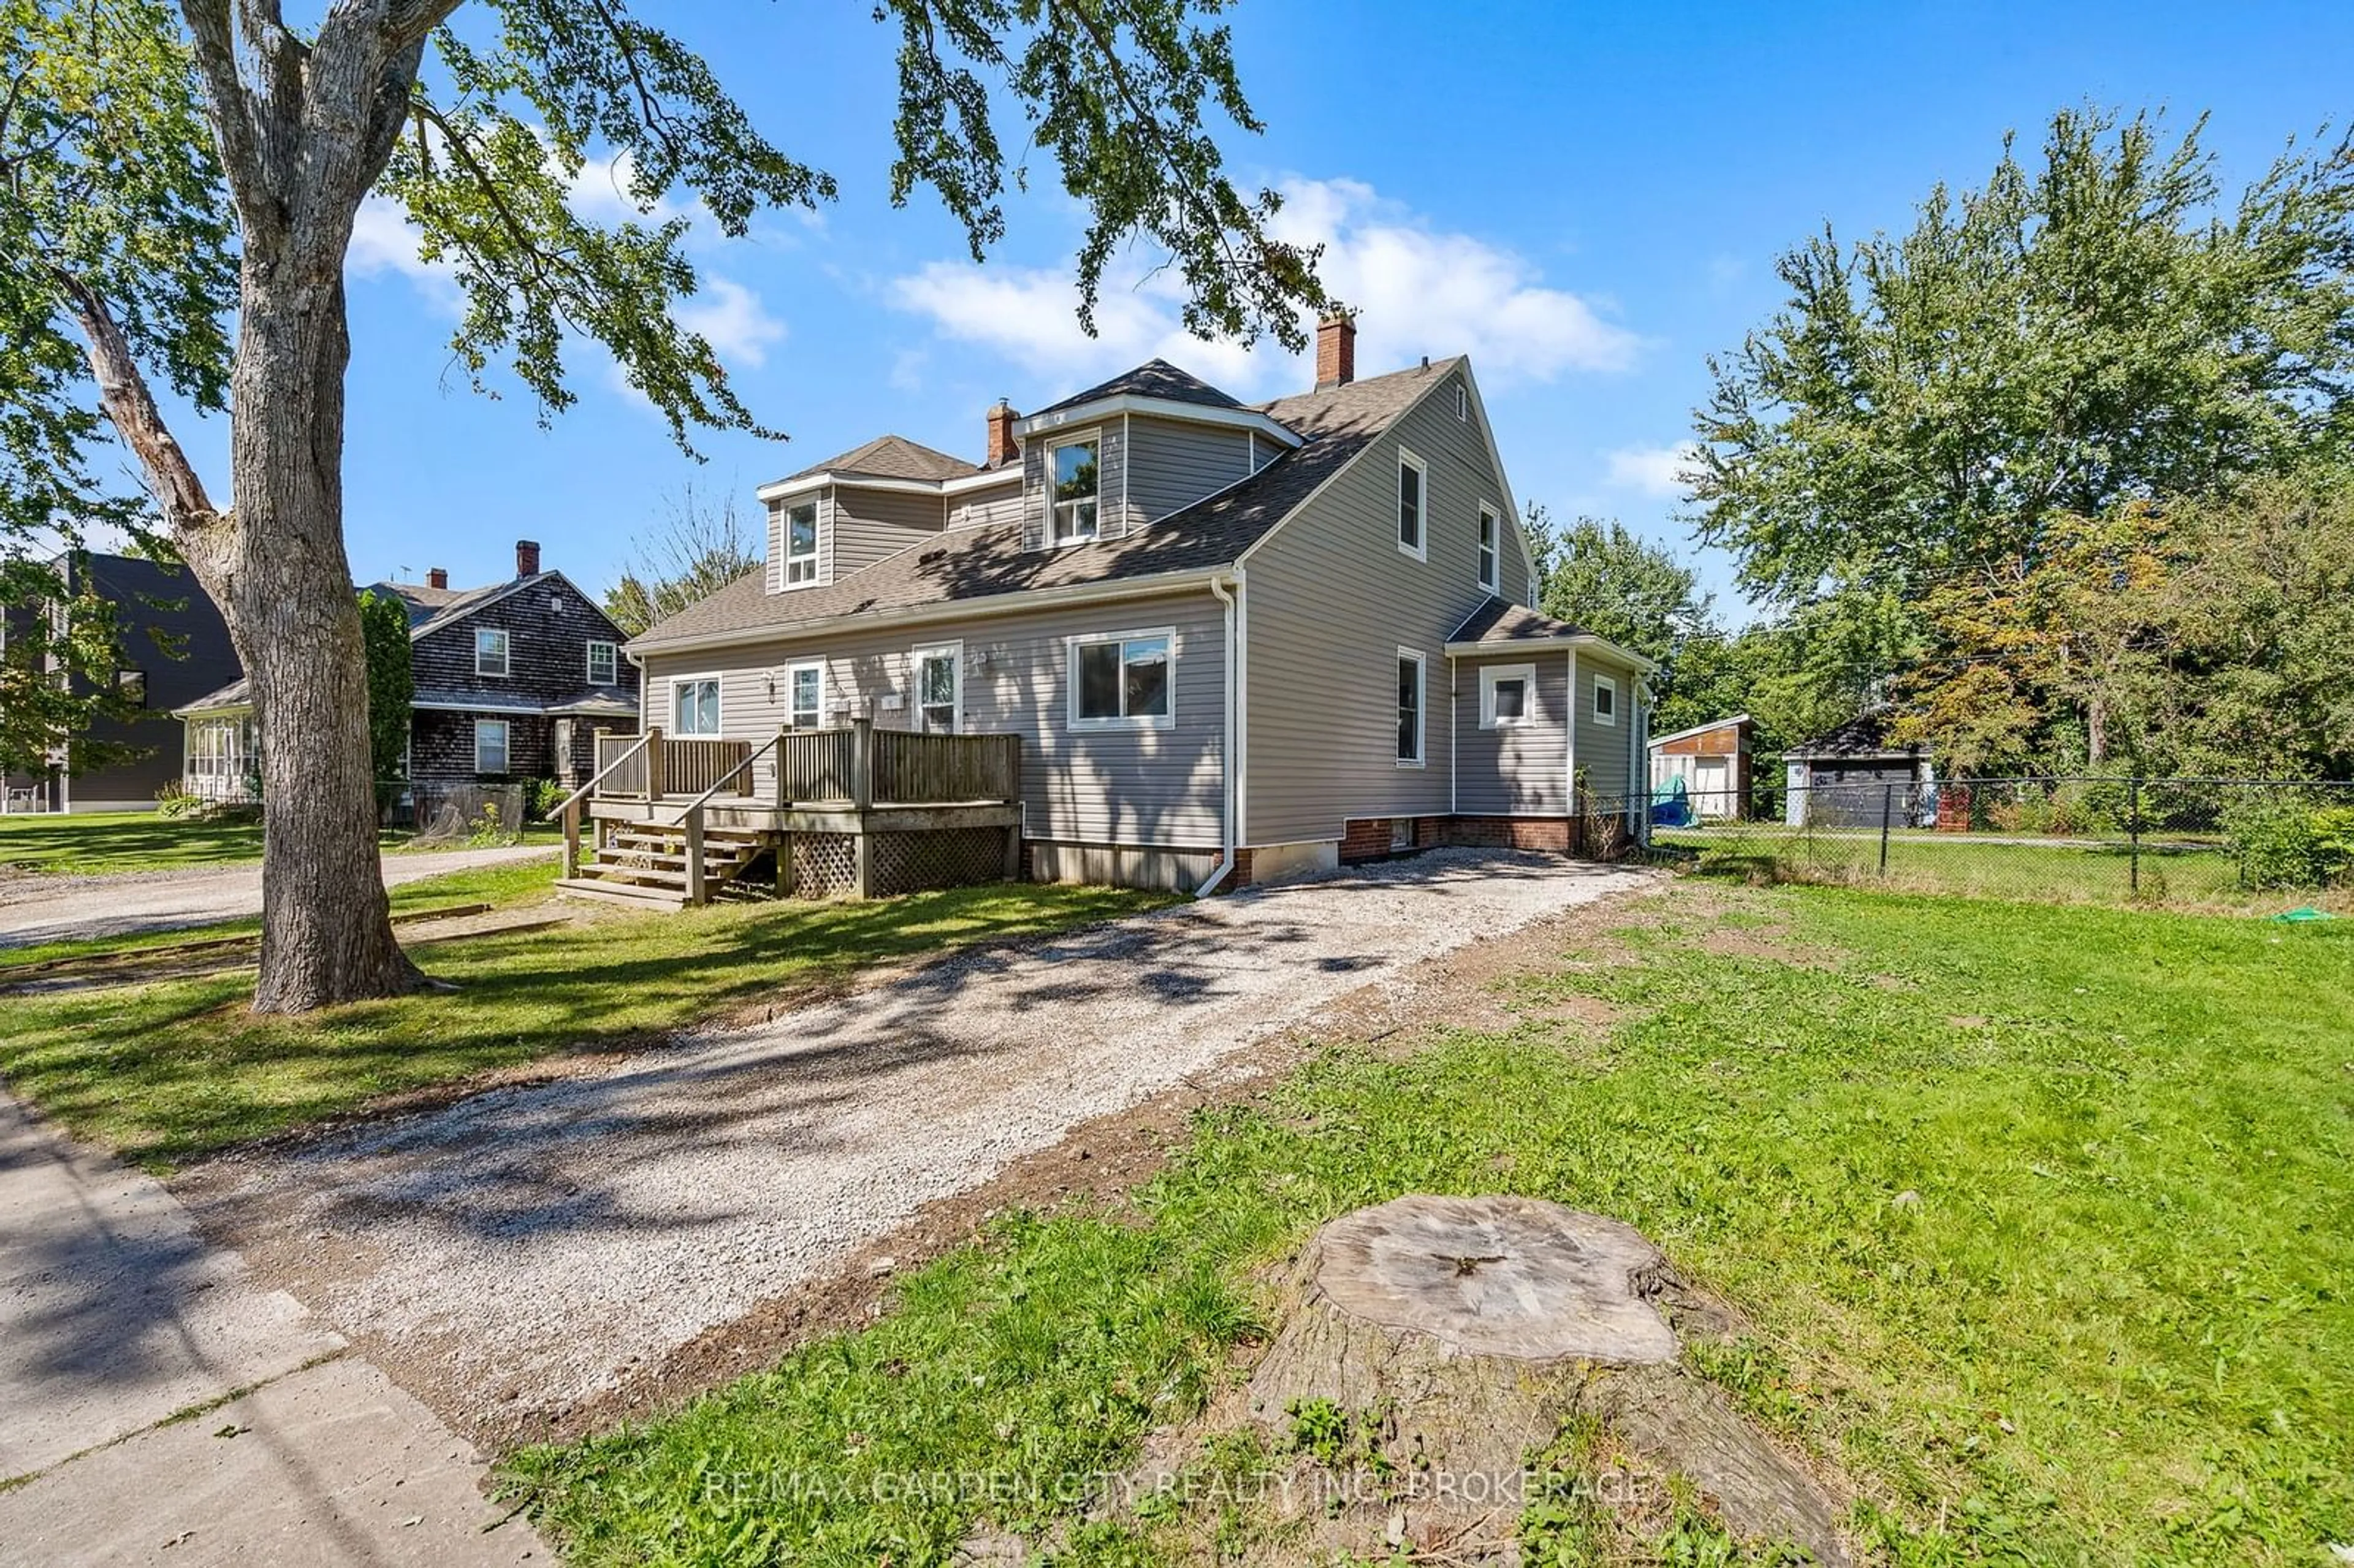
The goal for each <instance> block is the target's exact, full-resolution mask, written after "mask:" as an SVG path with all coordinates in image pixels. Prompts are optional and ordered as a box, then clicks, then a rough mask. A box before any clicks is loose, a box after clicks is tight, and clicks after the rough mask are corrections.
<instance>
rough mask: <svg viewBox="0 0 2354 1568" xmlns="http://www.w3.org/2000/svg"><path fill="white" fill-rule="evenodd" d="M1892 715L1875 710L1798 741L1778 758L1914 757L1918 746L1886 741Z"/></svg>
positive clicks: (1881, 709)
mask: <svg viewBox="0 0 2354 1568" xmlns="http://www.w3.org/2000/svg"><path fill="white" fill-rule="evenodd" d="M1893 716H1894V715H1893V714H1891V713H1890V712H1889V711H1888V710H1887V709H1886V708H1875V709H1873V710H1872V712H1870V713H1867V714H1861V715H1858V716H1856V717H1854V718H1851V719H1850V720H1848V721H1847V723H1845V724H1843V725H1841V726H1839V727H1838V728H1837V729H1832V730H1826V731H1824V732H1823V733H1822V734H1820V735H1819V736H1815V737H1814V738H1813V739H1812V740H1808V741H1804V742H1801V743H1800V744H1799V745H1797V746H1794V747H1790V748H1789V749H1788V750H1787V751H1786V752H1784V753H1783V754H1782V755H1783V756H1785V757H1800V758H1811V757H1820V758H1838V757H1911V756H1914V754H1916V753H1918V752H1919V751H1920V749H1921V748H1920V747H1917V746H1899V745H1897V744H1896V743H1895V742H1893V741H1892V740H1890V739H1889V738H1888V725H1889V720H1890V719H1891V718H1893Z"/></svg>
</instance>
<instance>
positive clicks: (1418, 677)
mask: <svg viewBox="0 0 2354 1568" xmlns="http://www.w3.org/2000/svg"><path fill="white" fill-rule="evenodd" d="M1397 656H1398V662H1399V663H1401V664H1403V663H1405V662H1408V661H1411V662H1413V664H1414V755H1413V756H1412V757H1401V758H1398V759H1397V765H1398V766H1399V767H1400V768H1427V767H1428V766H1430V661H1429V660H1428V659H1427V658H1426V657H1425V656H1424V654H1423V652H1422V651H1421V650H1420V649H1417V648H1407V647H1405V646H1404V645H1401V646H1400V647H1399V649H1398V651H1397ZM1392 727H1393V728H1395V726H1392Z"/></svg>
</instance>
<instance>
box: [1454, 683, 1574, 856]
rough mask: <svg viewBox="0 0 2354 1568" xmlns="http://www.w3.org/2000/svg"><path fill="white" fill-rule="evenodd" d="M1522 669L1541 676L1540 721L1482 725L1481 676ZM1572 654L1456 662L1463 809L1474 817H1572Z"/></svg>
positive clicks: (1458, 803) (1536, 717)
mask: <svg viewBox="0 0 2354 1568" xmlns="http://www.w3.org/2000/svg"><path fill="white" fill-rule="evenodd" d="M1514 664H1526V665H1529V666H1530V667H1531V668H1532V670H1533V671H1534V672H1535V674H1536V690H1535V692H1534V694H1533V695H1534V712H1533V713H1532V715H1530V716H1531V719H1532V722H1531V723H1529V724H1526V725H1522V726H1515V727H1512V728H1509V729H1481V728H1480V727H1479V681H1480V675H1479V672H1480V671H1481V670H1483V669H1497V668H1501V667H1507V666H1511V665H1514ZM1568 720H1569V655H1568V654H1567V653H1565V652H1563V651H1562V650H1560V649H1558V648H1548V649H1543V650H1538V651H1533V652H1527V653H1512V654H1506V655H1503V656H1501V657H1498V658H1493V659H1487V658H1482V659H1458V660H1457V661H1455V760H1456V768H1457V774H1456V786H1455V789H1456V796H1455V809H1456V810H1458V811H1460V812H1463V813H1464V814H1466V815H1468V816H1547V817H1557V816H1561V815H1564V813H1566V812H1567V811H1568V810H1569V733H1568V729H1567V725H1568Z"/></svg>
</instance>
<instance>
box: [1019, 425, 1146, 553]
mask: <svg viewBox="0 0 2354 1568" xmlns="http://www.w3.org/2000/svg"><path fill="white" fill-rule="evenodd" d="M1126 424H1127V421H1126V420H1125V419H1123V418H1110V419H1106V420H1104V421H1102V422H1101V423H1099V424H1090V425H1073V426H1072V427H1070V428H1069V429H1057V430H1054V431H1051V432H1050V431H1044V430H1041V431H1039V432H1037V433H1036V434H1034V435H1033V436H1031V437H1030V438H1029V439H1028V440H1025V441H1023V445H1022V543H1023V547H1024V548H1026V549H1032V550H1043V549H1045V548H1046V547H1047V543H1046V541H1047V538H1048V535H1047V530H1046V509H1047V506H1048V505H1049V503H1050V502H1051V499H1052V493H1051V488H1052V487H1051V486H1050V485H1049V484H1048V483H1047V478H1046V454H1047V451H1048V450H1050V449H1051V448H1054V447H1058V446H1061V445H1063V444H1065V443H1066V442H1068V441H1076V440H1094V441H1095V442H1096V443H1097V446H1096V536H1097V538H1101V539H1121V538H1126V537H1127V536H1128V530H1129V524H1132V523H1135V522H1139V521H1140V520H1141V519H1140V517H1139V515H1138V514H1137V512H1136V509H1135V508H1134V507H1133V506H1132V505H1130V504H1129V503H1128V502H1127V500H1126V497H1127V494H1128V440H1127V436H1126V430H1125V427H1126Z"/></svg>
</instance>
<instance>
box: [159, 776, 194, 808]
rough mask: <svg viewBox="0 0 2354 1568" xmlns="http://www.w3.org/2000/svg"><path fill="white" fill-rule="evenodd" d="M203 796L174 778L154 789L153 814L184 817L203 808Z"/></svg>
mask: <svg viewBox="0 0 2354 1568" xmlns="http://www.w3.org/2000/svg"><path fill="white" fill-rule="evenodd" d="M204 803H205V802H204V798H203V797H202V796H200V795H197V794H195V793H194V792H192V791H191V790H190V789H188V787H187V786H186V785H185V784H183V783H181V782H180V781H179V780H178V779H173V780H172V781H171V782H170V783H168V784H165V785H164V786H163V787H162V788H161V789H157V790H156V791H155V814H156V815H157V816H159V817H186V816H189V815H192V814H193V813H195V812H196V811H198V810H203V808H204Z"/></svg>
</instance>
